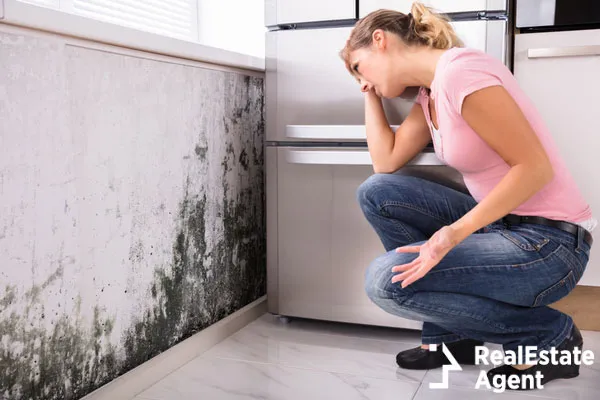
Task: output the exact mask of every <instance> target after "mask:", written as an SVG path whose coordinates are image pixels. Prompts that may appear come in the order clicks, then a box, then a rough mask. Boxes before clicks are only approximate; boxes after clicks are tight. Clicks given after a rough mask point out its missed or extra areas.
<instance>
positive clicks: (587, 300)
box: [550, 285, 600, 331]
mask: <svg viewBox="0 0 600 400" xmlns="http://www.w3.org/2000/svg"><path fill="white" fill-rule="evenodd" d="M550 307H552V308H554V309H556V310H559V311H562V312H564V313H565V314H568V315H570V316H571V317H572V318H573V321H575V325H577V327H578V328H579V329H582V330H586V331H600V287H598V286H583V285H578V286H575V289H573V290H572V291H571V293H569V294H568V295H567V296H566V297H564V298H563V299H561V300H559V301H557V302H556V303H553V304H551V305H550Z"/></svg>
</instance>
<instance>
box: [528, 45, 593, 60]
mask: <svg viewBox="0 0 600 400" xmlns="http://www.w3.org/2000/svg"><path fill="white" fill-rule="evenodd" d="M583 56H600V45H590V46H570V47H551V48H540V49H528V50H527V58H555V57H583Z"/></svg>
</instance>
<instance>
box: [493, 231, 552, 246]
mask: <svg viewBox="0 0 600 400" xmlns="http://www.w3.org/2000/svg"><path fill="white" fill-rule="evenodd" d="M500 234H501V235H502V236H504V237H505V238H506V239H508V240H510V241H511V242H513V243H514V244H515V245H516V246H518V247H519V248H520V249H521V250H525V251H540V250H541V249H542V247H544V245H546V244H547V243H549V242H550V239H549V238H547V237H545V236H544V235H541V234H539V233H537V232H532V231H523V230H519V231H512V230H508V229H505V230H503V231H501V232H500Z"/></svg>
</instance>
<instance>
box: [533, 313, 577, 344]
mask: <svg viewBox="0 0 600 400" xmlns="http://www.w3.org/2000/svg"><path fill="white" fill-rule="evenodd" d="M570 321H571V319H570V317H568V316H567V321H566V322H565V325H564V327H563V329H562V330H561V332H560V333H559V334H558V335H556V337H555V338H554V339H551V340H549V341H548V342H547V343H545V344H542V345H541V346H538V348H537V349H538V351H540V350H550V348H552V347H556V346H558V345H559V344H561V343H562V342H563V341H564V340H565V339H566V338H567V336H568V335H569V331H570V329H572V327H573V323H572V322H570Z"/></svg>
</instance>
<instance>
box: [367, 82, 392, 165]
mask: <svg viewBox="0 0 600 400" xmlns="http://www.w3.org/2000/svg"><path fill="white" fill-rule="evenodd" d="M365 126H366V130H367V144H368V146H369V153H370V154H371V159H372V161H373V166H374V167H375V169H376V170H377V169H378V166H379V167H383V166H385V165H386V164H387V163H388V162H389V160H390V159H391V157H392V153H393V150H394V142H395V135H394V132H393V131H392V129H391V128H390V125H389V123H388V121H387V118H386V116H385V112H384V110H383V104H382V102H381V98H379V96H377V95H376V94H375V93H373V92H372V91H369V92H367V93H365Z"/></svg>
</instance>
